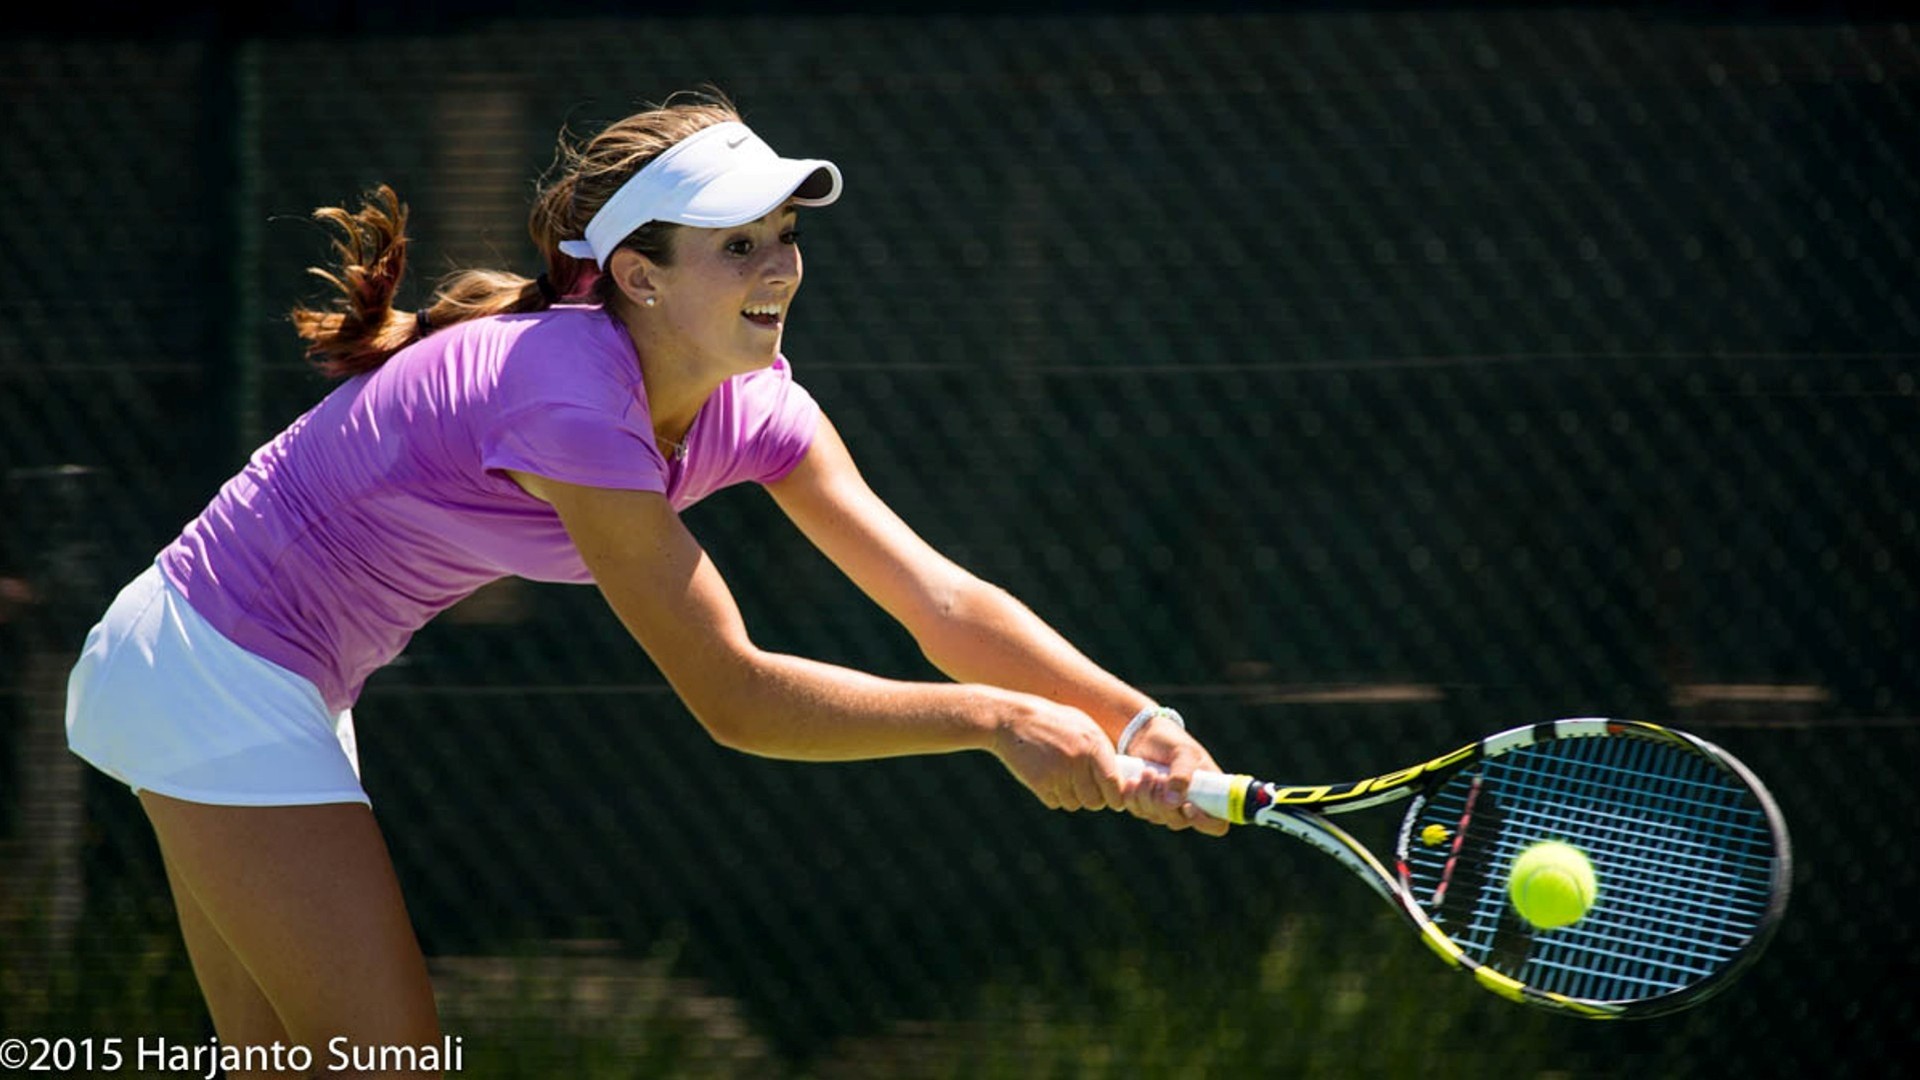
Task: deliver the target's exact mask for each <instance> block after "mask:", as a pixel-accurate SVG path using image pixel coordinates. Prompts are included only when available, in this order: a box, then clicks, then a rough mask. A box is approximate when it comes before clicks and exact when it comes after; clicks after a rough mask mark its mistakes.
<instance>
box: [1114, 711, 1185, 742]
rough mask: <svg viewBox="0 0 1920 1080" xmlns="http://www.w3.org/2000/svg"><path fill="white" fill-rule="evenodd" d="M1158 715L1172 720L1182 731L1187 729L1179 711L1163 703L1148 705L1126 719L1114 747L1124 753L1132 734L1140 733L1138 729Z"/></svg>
mask: <svg viewBox="0 0 1920 1080" xmlns="http://www.w3.org/2000/svg"><path fill="white" fill-rule="evenodd" d="M1158 716H1164V717H1166V718H1167V719H1169V720H1171V721H1173V723H1174V726H1175V727H1177V728H1179V729H1180V730H1182V731H1185V730H1186V729H1187V722H1186V720H1185V719H1184V718H1183V717H1181V715H1180V714H1179V713H1177V712H1175V711H1173V710H1172V709H1169V708H1167V707H1166V706H1165V705H1149V706H1147V707H1146V708H1144V709H1141V710H1140V711H1139V712H1138V713H1135V714H1134V717H1133V719H1132V720H1129V721H1127V726H1126V727H1125V728H1124V729H1123V730H1122V731H1121V732H1120V738H1119V740H1118V741H1117V742H1115V743H1114V744H1113V745H1114V749H1115V750H1117V751H1119V752H1120V753H1122V754H1124V753H1126V752H1127V745H1128V744H1129V743H1131V742H1133V739H1134V736H1136V735H1138V734H1140V730H1141V729H1142V728H1144V727H1146V726H1147V725H1148V724H1150V723H1152V722H1153V720H1154V718H1155V717H1158Z"/></svg>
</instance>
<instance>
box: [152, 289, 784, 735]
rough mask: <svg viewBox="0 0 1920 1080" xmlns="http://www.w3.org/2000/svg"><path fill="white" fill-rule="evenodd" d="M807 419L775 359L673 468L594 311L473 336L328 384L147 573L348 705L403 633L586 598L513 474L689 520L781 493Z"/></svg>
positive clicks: (561, 542) (555, 522)
mask: <svg viewBox="0 0 1920 1080" xmlns="http://www.w3.org/2000/svg"><path fill="white" fill-rule="evenodd" d="M818 416H819V409H818V407H817V406H816V405H815V404H814V401H813V398H812V397H811V396H810V395H809V394H808V393H807V392H806V390H805V389H803V388H802V387H801V386H800V385H799V384H798V383H796V382H794V381H793V375H792V371H791V369H790V368H789V367H788V365H787V362H786V360H785V358H781V359H778V360H776V361H775V362H774V364H773V365H772V366H771V367H769V368H766V369H764V370H761V371H755V372H751V373H749V374H746V375H740V376H736V377H734V378H732V379H729V380H728V381H727V382H725V383H723V384H722V385H721V386H720V388H719V389H718V390H716V391H714V393H713V395H712V396H711V397H709V398H708V399H707V401H706V402H705V404H703V405H702V406H701V409H700V413H699V415H698V416H697V417H696V418H695V420H694V422H693V426H692V428H690V429H689V430H688V432H687V437H686V450H685V453H684V455H683V456H679V457H677V458H676V460H672V461H669V460H667V459H665V458H664V457H663V456H662V455H661V454H660V451H659V450H658V449H657V447H656V446H655V444H654V437H653V424H652V420H651V417H650V415H649V413H648V410H647V400H646V391H645V389H644V387H643V385H642V383H641V380H640V359H639V356H638V355H637V354H636V353H635V351H634V348H633V343H632V341H631V339H629V338H628V336H627V334H626V331H625V329H624V328H623V327H621V325H620V324H619V323H618V321H616V320H615V319H613V318H612V317H611V316H609V315H608V314H607V313H606V312H604V311H603V310H601V309H600V308H597V307H585V306H571V305H569V306H561V307H555V308H553V309H551V310H548V311H543V312H538V313H533V314H526V315H502V316H493V317H489V318H482V319H475V320H472V321H469V322H464V323H460V324H458V325H456V326H453V327H450V328H448V329H446V330H443V331H440V332H438V333H435V334H433V335H432V336H431V337H428V338H426V339H425V340H424V341H420V342H417V343H415V344H413V345H410V346H408V347H407V348H405V349H402V350H401V351H400V352H398V353H396V354H395V355H394V356H393V357H392V358H391V359H389V360H388V361H387V362H386V363H385V364H383V365H381V367H380V368H378V369H377V370H375V371H372V372H369V373H367V374H365V375H359V376H355V377H354V378H351V379H348V380H347V381H345V382H343V383H342V384H340V385H339V386H338V387H336V388H334V390H333V392H332V393H330V394H328V395H327V397H326V398H325V399H323V400H322V401H321V402H320V403H319V404H317V405H315V406H314V407H313V408H312V409H310V410H309V411H308V412H307V413H306V414H305V415H303V416H301V417H300V418H299V419H298V420H295V421H294V422H293V423H292V424H291V425H290V426H289V427H288V428H287V429H286V430H285V431H283V432H281V433H280V434H279V435H278V436H276V437H275V438H274V439H273V440H272V441H270V442H268V443H267V444H266V445H265V446H262V447H261V448H260V449H259V450H258V451H256V452H255V453H254V455H253V458H252V460H251V461H249V462H248V464H247V466H246V468H244V469H243V470H241V472H240V473H239V474H238V475H236V476H235V477H233V479H231V480H229V481H228V482H227V483H226V485H225V486H224V487H222V488H221V489H220V492H219V494H218V495H216V496H215V497H214V499H213V501H212V502H211V503H210V504H208V506H207V508H206V509H205V510H204V511H203V512H202V513H201V514H200V516H199V517H197V518H195V519H194V520H193V521H192V522H191V523H189V524H188V525H187V527H186V528H185V530H183V531H182V532H181V534H180V536H179V538H178V539H176V540H175V541H174V542H173V543H171V544H170V545H168V546H167V547H166V548H165V549H164V550H162V551H161V553H160V556H159V560H158V561H159V565H160V569H161V572H162V573H164V574H165V575H166V577H167V580H168V581H170V582H172V584H173V585H174V587H175V588H177V589H179V590H180V592H181V593H182V594H184V595H185V597H186V599H187V602H188V603H189V604H191V605H192V606H193V608H194V610H195V611H197V612H199V613H200V615H201V616H203V617H204V618H205V619H206V620H207V621H208V622H210V623H212V624H213V626H214V627H215V628H216V629H217V630H219V631H220V632H221V633H222V634H223V635H225V636H226V637H227V638H228V639H230V640H232V641H233V642H234V643H235V644H237V645H239V646H241V647H242V648H244V649H246V650H247V651H249V652H252V653H254V654H255V655H257V656H261V657H264V658H265V659H268V660H271V661H273V662H274V663H276V664H279V665H280V666H282V667H285V668H287V669H289V670H291V671H293V672H295V673H297V674H299V675H302V676H304V677H306V678H307V679H309V680H311V681H312V682H313V684H314V685H315V686H316V687H318V688H319V690H320V694H321V696H322V697H323V698H324V699H325V700H326V702H327V705H328V707H329V708H330V709H334V710H338V709H344V708H347V707H348V706H349V705H350V704H351V703H352V702H353V700H354V699H355V698H356V697H358V696H359V693H360V689H361V687H362V686H363V685H364V684H365V683H366V680H367V677H368V676H369V675H371V674H372V673H373V672H374V671H375V670H377V669H378V668H380V667H381V666H382V665H384V664H386V663H387V662H388V661H390V660H392V659H393V658H394V657H395V656H397V655H399V653H400V651H401V649H403V648H405V647H406V644H407V641H408V640H409V639H410V638H411V637H412V636H413V633H414V631H416V630H418V629H419V628H420V627H421V626H423V625H425V624H426V622H427V621H428V620H429V619H431V618H432V617H433V616H434V615H436V614H438V613H439V612H441V611H443V610H445V609H446V608H448V607H451V606H452V605H453V604H455V603H457V602H458V601H459V600H461V599H462V598H464V597H466V596H467V595H468V594H470V593H472V592H473V591H474V590H475V589H478V588H479V587H480V586H482V585H484V584H486V583H488V582H490V581H493V580H496V579H498V578H502V577H507V576H510V575H514V576H519V577H524V578H529V579H531V580H534V581H555V582H570V583H574V584H587V583H590V582H591V581H592V577H591V576H590V575H589V574H588V572H587V568H586V566H585V565H584V564H583V563H582V562H581V560H580V555H579V553H578V552H577V551H575V550H574V547H573V544H572V542H571V540H569V538H568V536H567V532H566V529H565V528H564V527H563V526H562V525H561V524H560V519H559V516H558V515H557V514H555V513H554V511H553V509H552V508H551V507H549V506H548V505H547V504H546V503H544V502H541V501H540V500H539V499H536V498H534V497H533V496H531V495H528V494H527V493H526V492H525V491H523V490H521V488H520V486H519V485H518V484H515V483H514V482H513V480H512V479H511V478H510V477H508V476H507V475H506V471H505V470H509V469H513V470H518V471H521V472H529V473H535V474H538V475H541V476H546V477H551V478H553V479H556V480H561V481H566V482H569V483H575V484H585V485H592V486H597V487H610V488H623V489H631V490H637V491H655V492H660V493H662V494H664V495H665V496H666V497H667V499H668V501H669V502H670V503H671V504H672V506H673V508H674V509H675V510H684V509H686V508H687V507H688V506H691V505H693V504H694V503H696V502H698V501H699V500H701V499H703V498H705V497H706V496H708V495H710V494H712V493H713V492H715V491H718V490H719V489H721V488H723V487H727V486H729V485H732V484H739V483H745V482H748V481H752V482H756V483H771V482H773V481H775V480H778V479H780V478H781V477H783V476H785V475H787V474H788V473H789V472H791V471H792V470H793V469H794V468H795V467H796V466H797V465H799V463H800V460H801V459H802V458H803V457H804V456H805V455H806V452H807V448H808V447H809V446H810V445H811V443H812V440H813V433H814V427H815V424H816V421H817V418H818Z"/></svg>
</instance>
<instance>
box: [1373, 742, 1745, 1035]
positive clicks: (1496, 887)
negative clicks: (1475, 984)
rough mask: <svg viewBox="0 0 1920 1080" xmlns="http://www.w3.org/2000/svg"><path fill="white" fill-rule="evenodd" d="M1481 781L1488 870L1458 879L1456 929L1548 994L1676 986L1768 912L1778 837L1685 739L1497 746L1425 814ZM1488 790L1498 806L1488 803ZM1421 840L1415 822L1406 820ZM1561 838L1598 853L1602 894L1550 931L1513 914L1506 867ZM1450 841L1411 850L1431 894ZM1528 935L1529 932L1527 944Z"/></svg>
mask: <svg viewBox="0 0 1920 1080" xmlns="http://www.w3.org/2000/svg"><path fill="white" fill-rule="evenodd" d="M1476 777H1477V778H1478V781H1479V783H1480V784H1481V786H1482V790H1481V791H1480V793H1479V794H1478V796H1477V799H1478V800H1479V802H1480V804H1481V805H1480V809H1479V811H1478V812H1477V813H1476V814H1475V815H1474V817H1475V818H1476V819H1477V822H1476V826H1475V827H1476V829H1478V830H1479V834H1478V835H1476V836H1475V837H1474V839H1473V846H1474V848H1475V849H1477V850H1478V852H1479V853H1480V854H1479V857H1478V858H1477V859H1476V860H1475V861H1476V864H1477V865H1476V867H1475V869H1476V870H1477V871H1478V873H1477V874H1476V875H1474V877H1472V878H1470V879H1468V880H1459V878H1460V876H1461V875H1460V872H1459V871H1458V870H1456V871H1455V872H1454V876H1455V878H1456V880H1454V881H1453V882H1451V884H1450V888H1451V889H1452V890H1455V891H1460V890H1466V889H1469V888H1471V889H1472V890H1473V892H1474V897H1473V902H1472V907H1471V910H1470V912H1468V913H1467V915H1466V917H1465V918H1464V919H1462V918H1460V917H1459V914H1458V913H1459V911H1460V910H1461V908H1462V907H1464V906H1465V904H1464V901H1465V900H1466V897H1465V896H1462V897H1461V898H1460V902H1458V903H1456V902H1450V903H1448V905H1447V907H1448V908H1449V909H1452V910H1449V911H1447V912H1444V913H1442V912H1439V911H1432V912H1430V914H1433V915H1434V916H1436V917H1437V918H1444V919H1446V921H1447V923H1448V925H1447V927H1446V929H1447V931H1448V935H1449V936H1450V937H1452V938H1453V939H1454V940H1455V941H1456V942H1457V943H1458V944H1459V945H1460V946H1461V947H1462V948H1463V949H1465V950H1466V951H1467V953H1468V955H1469V956H1472V957H1473V958H1474V959H1475V960H1476V961H1478V962H1481V963H1491V964H1493V965H1494V966H1495V967H1497V968H1499V969H1501V970H1503V971H1505V972H1506V973H1507V974H1509V975H1512V976H1513V977H1514V978H1517V979H1519V980H1521V981H1522V982H1524V983H1527V984H1528V985H1531V986H1534V987H1536V988H1538V989H1543V990H1549V991H1552V992H1555V993H1561V994H1566V995H1568V996H1572V997H1577V998H1582V999H1586V1000H1594V1001H1618V1000H1626V999H1635V998H1645V997H1651V996H1658V995H1661V994H1666V993H1671V992H1674V991H1677V990H1680V989H1683V988H1685V987H1687V986H1689V985H1692V984H1694V983H1697V982H1699V981H1701V980H1702V979H1704V978H1707V977H1708V976H1711V975H1712V974H1713V973H1715V972H1716V971H1718V970H1721V969H1722V968H1724V967H1727V966H1729V965H1730V964H1731V963H1732V962H1733V961H1734V960H1735V959H1737V958H1738V956H1739V954H1740V952H1741V950H1742V949H1743V948H1744V946H1745V945H1746V943H1747V942H1748V941H1749V940H1750V939H1751V938H1752V936H1753V935H1754V933H1755V932H1756V930H1757V929H1758V927H1759V926H1760V925H1761V924H1762V923H1763V921H1764V920H1765V918H1766V916H1767V911H1768V908H1769V901H1770V897H1771V883H1772V873H1773V858H1774V843H1773V837H1774V834H1773V830H1772V828H1771V827H1770V822H1769V820H1768V817H1767V815H1766V813H1765V811H1764V810H1763V809H1762V808H1761V807H1760V806H1759V805H1758V803H1757V802H1756V800H1754V799H1753V798H1752V797H1751V795H1750V794H1749V793H1748V791H1747V789H1746V787H1745V786H1744V784H1742V783H1740V782H1739V781H1738V780H1737V779H1735V778H1734V777H1732V776H1731V775H1730V774H1728V773H1725V772H1723V771H1722V770H1721V769H1719V768H1718V767H1717V766H1716V765H1714V764H1713V763H1712V762H1711V761H1709V760H1707V759H1706V758H1704V757H1702V756H1700V755H1698V754H1695V753H1693V752H1691V751H1690V750H1687V749H1684V748H1681V747H1678V746H1673V745H1669V744H1667V743H1664V742H1658V741H1654V740H1649V739H1638V738H1595V739H1566V740H1557V741H1551V742H1546V743H1541V744H1538V745H1535V746H1532V747H1527V748H1523V749H1518V750H1514V751H1511V752H1509V753H1505V754H1501V755H1499V756H1496V757H1492V758H1489V759H1487V760H1486V761H1484V762H1482V763H1481V764H1480V765H1478V766H1476V767H1475V768H1473V769H1469V770H1466V771H1465V772H1463V773H1462V774H1461V775H1459V776H1456V777H1454V778H1453V779H1452V780H1450V781H1449V782H1448V783H1447V784H1444V785H1442V786H1441V787H1440V789H1439V790H1437V791H1435V792H1434V793H1432V795H1431V796H1430V797H1429V799H1428V800H1427V802H1426V804H1425V805H1424V806H1423V808H1422V810H1421V821H1422V822H1426V821H1432V822H1436V823H1439V824H1442V825H1453V824H1455V823H1456V822H1458V821H1459V820H1460V818H1461V817H1462V816H1463V814H1464V811H1465V804H1466V801H1467V799H1468V798H1469V797H1470V792H1471V790H1472V785H1473V783H1474V782H1475V779H1476ZM1489 800H1491V801H1492V802H1493V803H1494V804H1496V805H1497V813H1494V814H1489V813H1487V809H1488V807H1487V804H1488V801H1489ZM1409 831H1410V832H1412V833H1413V834H1414V835H1418V829H1417V828H1416V829H1414V830H1409ZM1545 839H1559V840H1566V841H1567V842H1569V843H1572V844H1574V845H1575V846H1577V847H1579V848H1581V849H1582V850H1583V851H1585V852H1586V853H1587V855H1588V857H1589V858H1590V859H1591V860H1592V861H1593V864H1594V868H1595V872H1596V876H1597V879H1598V881H1599V892H1598V899H1597V902H1596V903H1595V905H1594V907H1593V909H1592V910H1591V911H1589V912H1588V913H1587V915H1586V916H1585V917H1584V918H1582V919H1581V920H1580V921H1579V922H1577V923H1575V924H1573V925H1572V926H1569V927H1565V928H1562V929H1559V930H1554V931H1551V932H1543V931H1534V930H1532V929H1531V928H1529V927H1526V926H1525V925H1524V924H1521V923H1519V922H1518V920H1517V917H1516V916H1515V915H1514V914H1513V913H1512V912H1511V910H1510V905H1509V902H1508V899H1507V896H1506V878H1507V873H1508V870H1509V869H1510V868H1511V866H1512V863H1513V859H1514V858H1515V857H1516V856H1517V855H1518V854H1519V852H1520V851H1521V850H1523V849H1524V848H1526V847H1528V846H1530V845H1531V844H1533V843H1535V842H1537V841H1539V840H1545ZM1448 853H1449V849H1448V848H1446V847H1445V846H1437V847H1435V848H1433V849H1425V848H1422V847H1419V846H1410V847H1409V848H1408V849H1407V850H1405V851H1404V852H1403V855H1404V856H1405V861H1406V865H1407V867H1408V873H1409V880H1408V882H1407V884H1408V887H1409V889H1411V890H1412V892H1413V894H1414V895H1415V896H1416V897H1426V896H1431V895H1433V893H1434V891H1435V888H1436V886H1437V884H1438V882H1439V880H1440V877H1441V875H1442V874H1443V873H1445V872H1446V867H1445V864H1446V861H1447V855H1448ZM1516 935H1518V940H1516Z"/></svg>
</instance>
